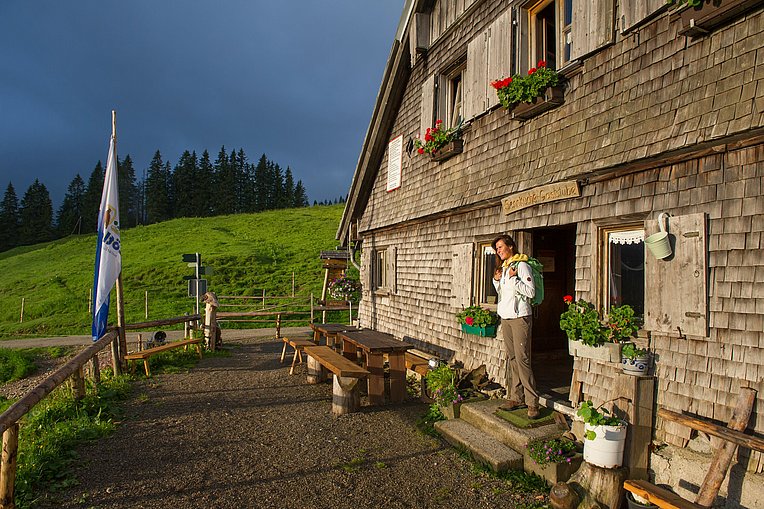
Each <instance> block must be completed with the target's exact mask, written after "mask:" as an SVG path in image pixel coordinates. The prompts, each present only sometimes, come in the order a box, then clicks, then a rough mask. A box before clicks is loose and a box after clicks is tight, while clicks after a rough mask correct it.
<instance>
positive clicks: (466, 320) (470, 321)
mask: <svg viewBox="0 0 764 509" xmlns="http://www.w3.org/2000/svg"><path fill="white" fill-rule="evenodd" d="M464 323H466V324H467V325H472V324H473V323H475V319H474V318H472V317H471V316H468V317H467V318H465V319H464Z"/></svg>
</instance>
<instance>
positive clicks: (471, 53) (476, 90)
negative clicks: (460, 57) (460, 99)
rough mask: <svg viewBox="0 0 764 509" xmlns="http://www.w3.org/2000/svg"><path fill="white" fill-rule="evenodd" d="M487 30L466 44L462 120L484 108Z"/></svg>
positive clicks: (486, 77)
mask: <svg viewBox="0 0 764 509" xmlns="http://www.w3.org/2000/svg"><path fill="white" fill-rule="evenodd" d="M487 39H488V32H487V31H486V32H483V33H481V34H479V35H478V36H477V37H475V38H474V39H472V40H471V41H470V42H469V44H467V68H466V69H465V71H464V120H470V119H473V118H475V117H476V116H478V115H480V114H481V113H483V112H484V111H485V110H486V109H487V106H486V103H487V101H486V97H487V93H488V86H489V85H488V58H487V52H488V49H487V46H488V45H487Z"/></svg>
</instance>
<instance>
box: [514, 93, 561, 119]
mask: <svg viewBox="0 0 764 509" xmlns="http://www.w3.org/2000/svg"><path fill="white" fill-rule="evenodd" d="M564 102H565V96H564V93H563V89H562V85H557V86H554V87H548V88H547V89H546V90H544V94H543V95H541V96H540V97H537V98H536V99H534V100H533V102H532V103H526V102H522V103H517V104H516V105H515V106H514V107H513V108H512V120H521V121H523V120H528V119H529V118H533V117H535V116H536V115H540V114H542V113H544V112H545V111H547V110H551V109H552V108H556V107H557V106H559V105H561V104H562V103H564Z"/></svg>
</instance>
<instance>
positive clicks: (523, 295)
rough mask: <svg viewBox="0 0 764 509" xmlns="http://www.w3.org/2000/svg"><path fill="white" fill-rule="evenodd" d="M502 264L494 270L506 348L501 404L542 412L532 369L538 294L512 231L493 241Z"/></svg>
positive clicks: (535, 415)
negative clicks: (534, 305)
mask: <svg viewBox="0 0 764 509" xmlns="http://www.w3.org/2000/svg"><path fill="white" fill-rule="evenodd" d="M493 249H494V250H495V251H496V257H497V258H498V261H499V262H500V264H499V265H498V266H497V268H496V270H495V271H494V274H493V286H494V287H495V288H496V292H497V293H498V294H499V304H498V307H497V312H498V314H499V316H500V317H501V333H502V337H503V339H504V347H505V349H506V352H507V370H508V371H510V372H509V373H508V376H507V382H508V385H509V386H508V387H507V401H506V403H504V404H502V405H501V406H500V407H499V408H500V409H501V410H514V409H516V408H522V407H523V406H526V405H527V406H528V418H530V419H536V418H538V416H539V395H538V393H537V392H536V379H535V378H534V376H533V370H532V369H531V326H532V325H533V309H532V308H531V301H532V300H533V297H534V296H535V295H536V287H535V285H534V284H533V272H532V271H531V267H530V265H528V264H527V263H526V262H525V261H521V260H520V258H523V259H525V260H527V257H524V256H523V255H518V253H517V245H516V244H515V241H514V240H513V239H512V237H510V236H509V235H502V236H501V237H497V238H496V239H494V241H493Z"/></svg>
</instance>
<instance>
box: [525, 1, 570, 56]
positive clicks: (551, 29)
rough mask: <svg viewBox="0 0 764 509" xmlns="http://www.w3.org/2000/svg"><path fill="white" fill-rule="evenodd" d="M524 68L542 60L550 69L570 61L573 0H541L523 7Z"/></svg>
mask: <svg viewBox="0 0 764 509" xmlns="http://www.w3.org/2000/svg"><path fill="white" fill-rule="evenodd" d="M527 23H528V47H527V54H528V61H527V68H526V69H525V70H527V69H530V68H531V67H535V66H536V64H537V63H538V61H539V60H545V61H546V62H547V66H549V67H551V68H552V69H560V68H562V67H564V66H565V64H567V63H568V62H569V61H570V55H571V42H572V34H571V28H572V26H573V0H542V1H540V2H536V3H533V4H531V5H530V7H529V8H528V9H527Z"/></svg>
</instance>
